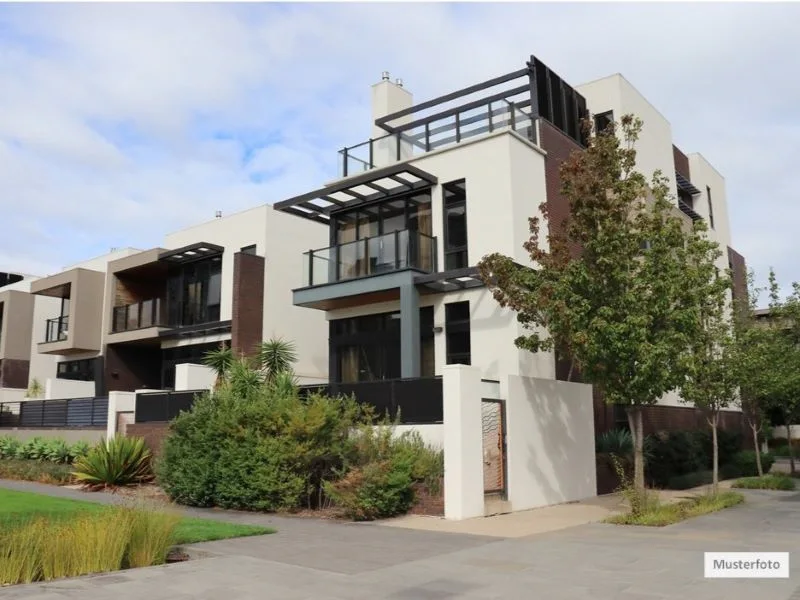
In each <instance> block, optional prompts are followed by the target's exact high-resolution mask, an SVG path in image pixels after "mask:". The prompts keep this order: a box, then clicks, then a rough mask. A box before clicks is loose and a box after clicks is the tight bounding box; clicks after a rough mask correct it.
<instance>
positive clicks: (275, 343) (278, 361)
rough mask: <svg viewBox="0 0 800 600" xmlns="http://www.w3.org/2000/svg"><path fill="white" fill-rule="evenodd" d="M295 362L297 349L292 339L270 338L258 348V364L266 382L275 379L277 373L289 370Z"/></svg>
mask: <svg viewBox="0 0 800 600" xmlns="http://www.w3.org/2000/svg"><path fill="white" fill-rule="evenodd" d="M296 362H297V350H296V347H295V345H294V342H292V341H289V340H284V339H283V338H270V339H269V340H267V341H266V342H262V343H261V345H260V346H259V348H258V364H259V366H260V367H261V369H262V370H263V371H264V376H265V377H266V380H267V382H268V383H272V382H273V381H275V379H276V378H277V377H278V374H279V373H284V372H286V371H291V370H292V365H294V363H296Z"/></svg>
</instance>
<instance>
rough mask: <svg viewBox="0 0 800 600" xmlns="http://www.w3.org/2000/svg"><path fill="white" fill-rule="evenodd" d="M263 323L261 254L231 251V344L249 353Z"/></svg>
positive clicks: (234, 347) (259, 338)
mask: <svg viewBox="0 0 800 600" xmlns="http://www.w3.org/2000/svg"><path fill="white" fill-rule="evenodd" d="M263 327H264V257H263V256H256V255H255V254H243V253H241V252H237V253H236V254H234V255H233V308H232V320H231V347H232V348H233V351H234V353H236V354H245V355H248V356H249V355H251V354H253V352H254V351H255V349H256V347H257V346H258V344H260V343H261V341H262V335H263V333H262V332H263Z"/></svg>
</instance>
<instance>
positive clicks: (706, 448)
mask: <svg viewBox="0 0 800 600" xmlns="http://www.w3.org/2000/svg"><path fill="white" fill-rule="evenodd" d="M694 435H695V436H696V437H697V439H698V441H699V442H700V445H701V446H702V448H703V454H704V455H705V457H706V465H705V467H706V468H708V469H710V468H712V466H713V465H712V463H713V461H714V445H713V438H712V435H711V429H710V428H706V429H702V430H698V431H696V432H694ZM742 441H743V440H742V434H741V433H740V432H738V431H728V430H726V429H717V450H718V452H719V464H720V465H725V464H728V463H730V462H731V461H732V460H733V457H734V456H736V454H737V453H738V452H740V451H741V449H742Z"/></svg>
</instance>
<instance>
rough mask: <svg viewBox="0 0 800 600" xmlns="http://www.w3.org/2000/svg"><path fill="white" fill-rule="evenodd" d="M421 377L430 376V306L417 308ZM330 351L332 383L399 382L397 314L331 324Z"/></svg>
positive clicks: (433, 357) (431, 354)
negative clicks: (393, 380)
mask: <svg viewBox="0 0 800 600" xmlns="http://www.w3.org/2000/svg"><path fill="white" fill-rule="evenodd" d="M419 315H420V318H419V320H420V374H421V375H422V376H423V377H433V375H434V368H435V355H434V349H433V346H434V344H433V307H431V306H426V307H423V308H421V309H420V313H419ZM330 352H331V356H332V358H333V360H332V366H333V368H334V369H335V373H332V375H333V378H334V380H335V381H338V382H340V383H356V382H359V381H376V380H382V379H399V378H400V376H401V368H400V313H399V312H392V313H382V314H378V315H365V316H363V317H352V318H349V319H336V320H334V321H331V322H330Z"/></svg>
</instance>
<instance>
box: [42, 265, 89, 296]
mask: <svg viewBox="0 0 800 600" xmlns="http://www.w3.org/2000/svg"><path fill="white" fill-rule="evenodd" d="M82 271H87V269H81V268H77V269H70V270H69V271H63V272H61V273H56V274H55V275H50V276H49V277H42V278H41V279H37V280H36V281H33V282H31V294H36V295H37V296H50V297H52V298H69V297H70V293H71V289H72V286H73V285H75V283H76V282H77V281H78V277H79V276H80V274H81V272H82Z"/></svg>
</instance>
